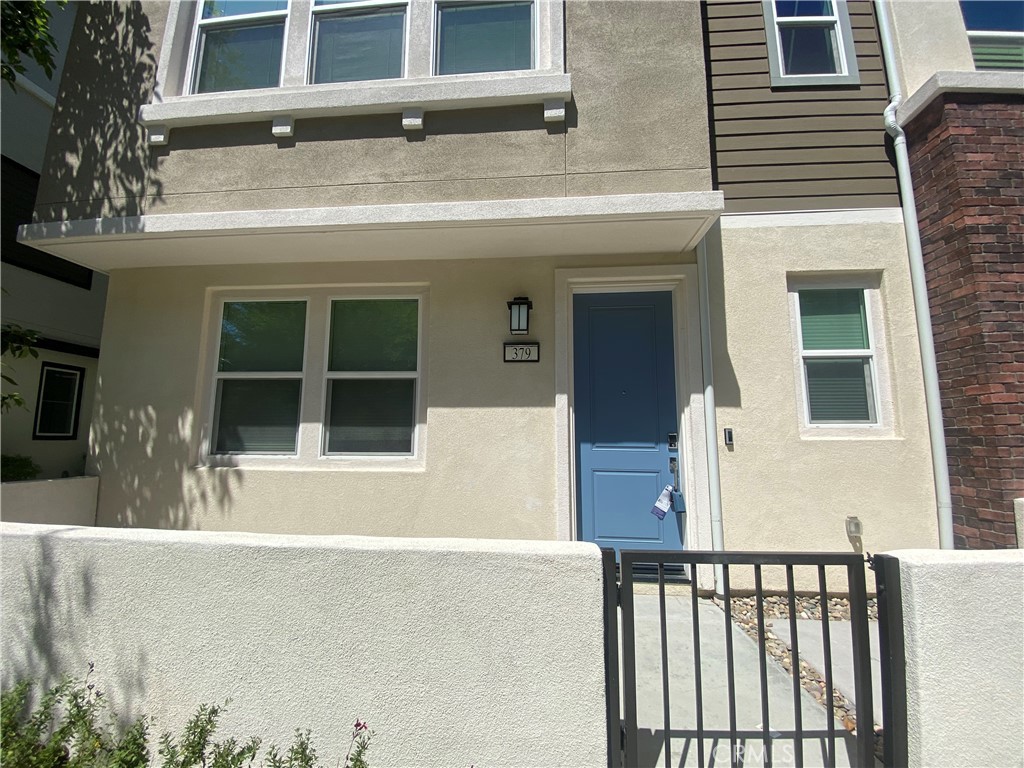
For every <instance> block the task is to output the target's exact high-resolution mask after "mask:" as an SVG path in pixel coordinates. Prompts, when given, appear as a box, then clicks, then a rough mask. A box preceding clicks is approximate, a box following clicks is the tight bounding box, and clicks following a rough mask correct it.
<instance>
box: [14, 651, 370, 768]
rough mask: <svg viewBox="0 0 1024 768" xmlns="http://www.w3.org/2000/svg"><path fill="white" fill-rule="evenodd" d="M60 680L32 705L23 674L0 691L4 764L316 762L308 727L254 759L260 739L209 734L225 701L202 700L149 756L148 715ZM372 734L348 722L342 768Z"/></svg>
mask: <svg viewBox="0 0 1024 768" xmlns="http://www.w3.org/2000/svg"><path fill="white" fill-rule="evenodd" d="M92 671H93V667H92V665H91V664H90V665H89V674H87V675H86V677H85V679H84V680H72V679H70V678H67V679H65V680H64V681H63V682H61V683H60V684H59V685H56V686H54V687H53V688H51V689H49V690H48V691H46V692H45V693H44V694H43V695H42V696H41V697H40V699H39V702H38V704H37V705H36V706H35V709H32V708H31V700H32V691H33V685H32V683H31V682H29V681H22V682H19V683H18V684H16V685H15V686H14V687H13V688H11V689H10V690H5V691H3V693H0V764H2V765H3V766H5V768H7V767H8V766H10V767H11V768H14V767H15V766H16V767H17V768H156V767H157V766H159V768H248V767H250V766H255V765H260V766H262V767H263V768H320V766H321V763H320V762H319V758H318V757H317V753H316V750H315V749H314V748H313V745H312V743H311V741H310V732H309V731H308V730H307V731H301V730H296V731H295V740H294V742H293V743H292V745H291V747H290V748H289V749H288V751H287V752H284V753H282V752H280V751H279V750H278V748H277V747H276V746H274V745H270V746H269V747H268V749H267V752H266V755H265V756H264V759H263V760H262V762H260V763H257V762H256V760H257V757H258V756H259V751H260V745H261V743H262V742H261V740H260V739H259V738H257V737H255V736H253V737H250V738H249V739H247V740H245V741H238V740H236V739H234V738H228V739H225V740H223V741H214V739H213V737H214V734H215V733H216V731H217V723H218V720H219V719H220V716H221V715H222V714H223V713H224V708H225V707H226V706H227V702H225V704H224V705H223V706H217V705H212V704H202V705H200V707H199V709H198V710H197V711H196V713H195V715H193V716H192V718H191V719H190V720H189V721H188V723H186V724H185V727H184V729H183V730H182V732H181V734H180V735H178V736H177V737H175V736H172V735H171V734H170V733H169V732H165V733H164V734H163V735H162V736H161V737H160V740H159V748H158V756H159V761H158V762H157V761H155V760H154V759H153V757H152V755H151V753H150V747H149V733H150V729H151V728H152V725H153V721H152V719H151V718H149V717H146V716H143V717H140V718H139V719H138V720H136V721H135V722H133V723H131V724H129V725H128V726H127V727H124V726H119V725H118V721H117V718H116V717H115V716H114V715H113V714H112V713H108V712H107V708H106V700H105V699H104V698H103V694H102V693H101V692H100V691H99V689H98V688H96V686H95V684H93V683H91V682H90V681H89V678H90V676H91V675H92ZM372 735H373V733H372V731H370V730H369V728H368V727H367V725H366V724H365V723H364V722H362V721H361V720H356V724H355V726H354V727H353V729H352V737H351V740H350V742H349V750H348V754H347V755H346V756H345V760H344V762H334V763H329V764H328V765H338V766H341V768H369V766H368V764H367V762H366V751H367V750H368V749H369V746H370V738H371V737H372Z"/></svg>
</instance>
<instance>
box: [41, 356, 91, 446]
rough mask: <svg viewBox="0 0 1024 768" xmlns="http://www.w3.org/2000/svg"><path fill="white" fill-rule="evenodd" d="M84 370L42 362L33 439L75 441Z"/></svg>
mask: <svg viewBox="0 0 1024 768" xmlns="http://www.w3.org/2000/svg"><path fill="white" fill-rule="evenodd" d="M84 385H85V369H84V368H80V367H78V366H77V365H64V364H62V363H45V362H44V363H43V364H42V365H41V366H40V369H39V395H38V397H37V398H36V413H35V420H34V421H33V423H32V439H33V440H77V439H78V415H79V412H80V411H81V409H82V390H83V387H84Z"/></svg>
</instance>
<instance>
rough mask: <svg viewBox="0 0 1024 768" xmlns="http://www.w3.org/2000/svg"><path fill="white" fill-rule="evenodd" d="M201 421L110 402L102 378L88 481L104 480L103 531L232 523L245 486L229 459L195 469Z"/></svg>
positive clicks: (189, 412) (187, 414)
mask: <svg viewBox="0 0 1024 768" xmlns="http://www.w3.org/2000/svg"><path fill="white" fill-rule="evenodd" d="M200 430H201V419H200V418H198V417H197V415H196V413H195V412H194V410H193V409H192V408H191V407H185V408H182V409H181V410H180V411H174V412H167V411H165V410H157V408H155V407H154V406H153V405H151V404H130V403H126V402H124V401H123V400H122V399H119V398H110V397H108V396H105V394H104V386H103V377H102V375H101V376H99V377H98V378H97V382H96V399H95V404H94V406H93V419H92V426H91V428H90V430H89V448H90V464H91V466H90V468H89V470H90V471H89V474H96V475H99V477H100V495H99V514H98V516H97V521H96V522H97V525H102V526H113V527H130V528H166V529H172V530H190V529H198V528H200V527H203V526H200V524H199V522H200V519H202V518H208V517H213V516H221V517H228V516H230V514H231V507H232V500H233V498H234V496H235V495H236V494H237V493H238V491H239V490H240V489H241V486H242V481H243V477H242V470H241V469H239V468H238V467H237V466H236V465H235V464H234V463H233V462H232V461H231V460H230V457H221V458H222V459H223V460H222V461H220V462H218V466H217V467H203V468H197V467H196V463H197V460H196V459H197V457H198V445H199V439H200Z"/></svg>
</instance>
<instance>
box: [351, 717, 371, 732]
mask: <svg viewBox="0 0 1024 768" xmlns="http://www.w3.org/2000/svg"><path fill="white" fill-rule="evenodd" d="M354 727H355V729H356V730H357V731H368V730H370V726H368V725H367V724H366V723H364V722H363V721H362V720H360V719H358V718H356V724H355V726H354Z"/></svg>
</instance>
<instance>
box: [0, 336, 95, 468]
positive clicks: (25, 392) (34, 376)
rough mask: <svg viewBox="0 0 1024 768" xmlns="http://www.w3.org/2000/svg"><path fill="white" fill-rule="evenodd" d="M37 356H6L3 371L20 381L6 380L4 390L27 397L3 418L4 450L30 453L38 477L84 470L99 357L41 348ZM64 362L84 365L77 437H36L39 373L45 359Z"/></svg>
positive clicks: (22, 453)
mask: <svg viewBox="0 0 1024 768" xmlns="http://www.w3.org/2000/svg"><path fill="white" fill-rule="evenodd" d="M37 352H38V353H39V357H38V358H33V357H24V358H20V359H17V360H12V359H10V358H5V359H4V372H5V373H9V374H10V375H11V377H12V378H13V379H14V380H15V381H16V382H17V383H16V384H14V385H11V384H8V383H7V382H6V381H5V382H3V384H2V388H3V391H4V392H11V391H13V392H18V393H19V394H21V396H22V397H23V398H25V407H24V408H18V407H15V408H12V409H11V410H10V411H8V412H7V413H5V414H4V415H3V419H2V420H0V427H2V431H3V434H2V440H3V452H4V453H5V454H20V455H23V456H31V457H32V459H33V461H35V463H36V464H38V465H39V466H40V468H41V469H42V471H41V472H40V473H39V479H48V478H55V477H60V476H61V475H62V474H63V473H65V472H67V473H68V474H69V475H81V474H83V473H84V472H85V458H86V453H87V452H88V450H89V423H90V421H91V419H92V403H93V400H94V397H95V392H96V368H97V361H96V359H95V358H92V357H82V356H80V355H69V354H66V353H64V352H53V351H51V350H48V349H39V350H37ZM44 362H45V363H62V364H65V365H74V366H77V367H79V368H84V369H85V386H84V388H83V390H82V407H81V411H80V413H79V416H78V437H77V438H76V439H75V440H33V439H32V427H33V421H34V419H35V415H36V401H37V399H38V397H39V374H40V370H41V367H42V364H43V363H44Z"/></svg>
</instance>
